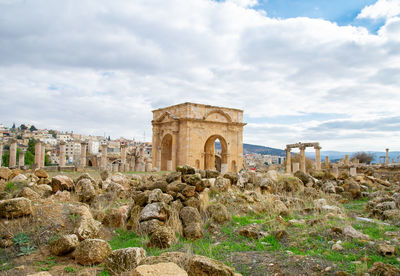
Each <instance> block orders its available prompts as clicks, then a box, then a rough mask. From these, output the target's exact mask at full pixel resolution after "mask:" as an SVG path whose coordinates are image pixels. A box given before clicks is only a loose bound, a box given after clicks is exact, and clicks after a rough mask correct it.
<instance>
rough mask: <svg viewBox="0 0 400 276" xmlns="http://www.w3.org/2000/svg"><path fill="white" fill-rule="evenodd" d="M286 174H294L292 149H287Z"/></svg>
mask: <svg viewBox="0 0 400 276" xmlns="http://www.w3.org/2000/svg"><path fill="white" fill-rule="evenodd" d="M286 172H287V173H291V172H292V155H291V153H290V148H286Z"/></svg>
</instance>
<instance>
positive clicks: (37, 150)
mask: <svg viewBox="0 0 400 276" xmlns="http://www.w3.org/2000/svg"><path fill="white" fill-rule="evenodd" d="M41 154H42V143H41V142H40V141H35V167H36V168H40V164H41V163H40V160H41V159H40V156H41Z"/></svg>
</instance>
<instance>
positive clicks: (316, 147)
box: [314, 146, 322, 150]
mask: <svg viewBox="0 0 400 276" xmlns="http://www.w3.org/2000/svg"><path fill="white" fill-rule="evenodd" d="M314 149H316V150H320V149H322V147H320V146H315V147H314Z"/></svg>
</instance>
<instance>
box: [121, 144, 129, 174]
mask: <svg viewBox="0 0 400 276" xmlns="http://www.w3.org/2000/svg"><path fill="white" fill-rule="evenodd" d="M127 149H128V145H126V144H121V171H123V172H125V171H126V169H127V165H126V151H127Z"/></svg>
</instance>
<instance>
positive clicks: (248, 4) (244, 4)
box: [226, 0, 258, 8]
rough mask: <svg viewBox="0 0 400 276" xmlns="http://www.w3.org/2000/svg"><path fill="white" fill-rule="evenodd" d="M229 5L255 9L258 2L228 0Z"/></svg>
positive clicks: (252, 0)
mask: <svg viewBox="0 0 400 276" xmlns="http://www.w3.org/2000/svg"><path fill="white" fill-rule="evenodd" d="M226 2H228V3H234V4H236V5H238V6H241V7H245V8H248V7H254V6H256V5H257V4H258V0H226Z"/></svg>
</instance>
